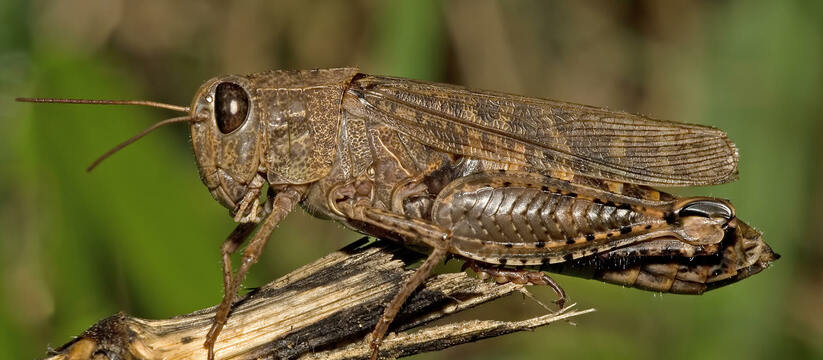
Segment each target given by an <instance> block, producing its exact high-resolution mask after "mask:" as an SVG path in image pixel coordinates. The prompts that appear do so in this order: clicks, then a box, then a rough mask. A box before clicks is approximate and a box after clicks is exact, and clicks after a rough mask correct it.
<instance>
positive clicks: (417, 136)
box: [20, 68, 778, 359]
mask: <svg viewBox="0 0 823 360" xmlns="http://www.w3.org/2000/svg"><path fill="white" fill-rule="evenodd" d="M20 100H22V101H40V102H86V103H88V102H92V103H109V104H142V105H150V106H160V107H166V108H169V109H173V110H179V111H183V112H187V113H188V115H187V116H184V117H181V118H175V119H170V120H167V121H166V122H162V123H159V124H158V125H155V126H154V127H156V126H159V125H160V124H164V123H167V122H173V121H186V122H190V123H191V137H192V143H193V146H194V152H195V156H196V159H197V164H198V167H199V170H200V176H201V178H202V180H203V182H204V183H205V184H206V186H207V187H208V189H209V191H210V192H211V194H212V196H213V197H214V198H215V199H216V200H217V201H218V202H219V203H220V204H222V205H223V206H225V207H226V208H228V209H229V210H230V213H231V214H232V216H233V217H234V220H235V221H236V222H238V223H239V224H238V226H237V228H236V229H235V230H234V231H233V232H232V234H230V235H229V237H228V238H227V239H226V241H225V242H224V243H223V246H222V248H221V253H222V257H223V276H224V286H225V289H226V291H225V295H224V298H223V301H222V302H221V303H220V305H219V307H218V310H217V313H216V316H215V319H214V323H213V325H212V328H211V330H210V331H209V333H208V336H207V341H206V343H205V346H206V347H207V348H208V350H209V355H208V356H209V359H212V358H213V357H214V347H215V343H216V341H217V339H218V335H219V334H220V330H221V329H222V327H223V326H224V324H225V323H226V320H227V318H228V314H229V310H230V308H231V302H232V299H233V298H234V295H235V294H236V292H237V290H238V287H239V286H240V284H241V282H242V280H243V278H244V276H245V274H246V272H247V271H248V270H249V268H250V267H251V265H252V264H254V263H255V262H256V261H257V260H258V257H259V256H260V253H261V252H262V250H263V247H264V246H265V243H266V241H267V240H268V239H269V237H270V235H271V233H272V232H273V231H274V228H275V227H276V226H277V224H278V223H279V222H280V221H281V220H283V219H284V218H285V217H286V215H287V214H288V213H289V212H290V211H291V210H292V209H294V207H295V206H297V205H298V204H299V205H300V206H302V207H303V208H304V209H305V210H306V211H308V212H309V213H311V214H313V215H315V216H317V217H320V218H325V219H332V220H335V221H338V222H340V223H342V224H344V225H346V226H347V227H349V228H351V229H353V230H355V231H359V232H361V233H364V234H368V235H373V236H378V237H385V238H390V239H394V240H397V241H401V242H403V243H405V244H407V245H409V246H410V247H413V248H415V249H419V250H420V251H423V252H426V253H428V254H429V255H428V257H427V258H426V260H425V261H424V262H423V264H422V265H420V267H419V268H418V269H417V270H416V272H415V274H414V275H413V276H412V277H411V278H410V279H409V280H408V281H407V283H406V284H405V285H404V286H403V287H402V288H401V290H400V292H399V293H398V294H396V296H395V297H394V298H393V299H392V300H391V301H390V302H389V304H387V306H386V308H385V310H384V312H383V316H382V317H381V318H380V320H379V322H378V324H377V325H376V327H375V329H374V331H373V332H372V348H373V350H374V351H373V354H372V358H376V357H377V356H378V354H379V352H378V350H379V346H380V343H381V341H382V339H383V337H384V336H385V334H386V332H387V330H388V328H389V325H390V324H391V322H392V320H393V319H394V317H395V316H396V314H397V312H398V311H399V310H400V308H401V307H402V305H403V303H404V301H405V300H406V298H407V297H408V296H409V295H410V294H411V293H412V291H413V290H414V289H416V288H417V287H418V286H419V285H420V284H421V283H422V282H423V281H424V280H425V278H426V277H427V276H428V274H429V273H430V271H431V269H432V268H433V267H434V266H435V265H436V264H437V263H439V262H441V261H443V260H444V259H445V258H446V256H447V255H449V254H451V255H454V256H456V257H459V258H463V259H465V260H466V264H467V266H470V267H472V268H473V269H474V270H475V271H476V272H477V273H478V275H479V276H481V277H484V278H485V277H489V278H493V279H494V280H495V281H498V282H509V281H512V282H517V283H531V284H543V285H549V286H551V287H552V288H553V289H554V290H555V292H556V293H557V295H558V300H557V301H556V302H557V303H558V304H559V305H560V306H562V305H563V302H564V300H565V293H564V291H563V290H562V288H561V287H560V286H559V285H558V284H556V283H555V282H554V281H553V280H552V279H551V278H550V277H548V276H547V275H546V274H545V273H543V272H542V270H547V271H554V272H561V273H568V274H572V275H577V276H584V277H593V278H597V279H601V280H604V281H607V282H613V283H618V284H623V285H627V286H634V287H638V288H643V289H649V290H654V291H662V292H673V293H685V294H700V293H702V292H704V291H707V290H709V289H713V288H716V287H718V286H722V285H725V284H728V283H730V282H734V281H737V280H740V279H743V278H745V277H748V276H750V275H752V274H754V273H757V272H759V271H761V270H762V269H764V268H766V267H768V266H769V264H770V263H771V262H772V261H773V260H775V259H777V257H778V256H777V255H776V254H775V253H774V252H772V250H771V249H770V248H769V246H768V245H766V243H765V242H763V241H762V239H761V235H760V233H759V232H757V231H756V230H754V229H752V228H751V227H749V226H747V225H746V224H744V223H743V222H742V221H740V220H739V219H737V217H736V214H735V210H734V207H733V206H732V205H731V204H730V203H729V202H728V201H726V200H721V199H715V198H707V197H692V198H677V197H674V196H672V195H669V194H666V193H663V192H659V191H656V190H654V189H652V188H650V187H649V186H655V185H659V186H691V185H710V184H719V183H724V182H728V181H731V180H734V179H735V178H736V176H737V149H736V148H735V146H734V144H733V143H732V142H731V141H730V140H729V139H728V138H727V137H726V134H725V133H724V132H722V131H720V130H717V129H713V128H709V127H705V126H698V125H689V124H681V123H673V122H665V121H659V120H652V119H648V118H645V117H642V116H638V115H632V114H627V113H623V112H616V111H610V110H606V109H602V108H597V107H590V106H585V105H578V104H571V103H565V102H558V101H553V100H543V99H535V98H528V97H521V96H515V95H509V94H501V93H494V92H488V91H477V90H470V89H465V88H461V87H455V86H449V85H441V84H431V83H426V82H419V81H414V80H407V79H399V78H390V77H379V76H371V75H365V74H361V73H359V72H358V70H357V69H355V68H342V69H327V70H310V71H270V72H264V73H259V74H253V75H247V76H234V75H233V76H224V77H219V78H214V79H211V80H209V81H207V82H206V83H205V84H203V85H202V86H201V87H200V89H199V90H198V91H197V93H196V94H195V97H194V100H193V102H192V104H191V106H190V107H177V106H173V105H165V104H157V103H150V102H141V101H84V100H60V99H20ZM154 127H152V128H154ZM144 133H145V132H144ZM144 133H141V134H140V135H138V137H139V136H142V135H143V134H144ZM134 139H136V138H133V139H130V140H129V141H127V142H126V143H124V145H125V144H128V143H130V142H131V141H133V140H134ZM120 147H122V146H119V147H118V148H115V150H116V149H119V148H120ZM110 154H111V152H109V153H107V154H105V155H104V156H103V158H105V157H106V156H108V155H110ZM101 159H102V158H101ZM98 162H99V161H98ZM98 162H95V164H94V165H96V164H97V163H98ZM264 190H265V191H264ZM263 193H265V196H263V197H261V194H263ZM261 198H263V199H264V200H261ZM255 230H256V231H255ZM252 233H254V235H253V236H252ZM249 236H251V240H250V242H249V245H248V246H247V247H246V248H245V250H244V251H243V256H242V262H241V264H240V266H239V268H238V270H237V272H236V274H234V275H233V274H232V269H233V268H232V266H231V262H230V255H231V254H232V253H234V252H235V251H237V249H238V248H239V246H240V245H241V244H242V243H243V242H244V241H245V239H246V238H247V237H249ZM218 350H219V349H218Z"/></svg>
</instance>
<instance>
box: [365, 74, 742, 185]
mask: <svg viewBox="0 0 823 360" xmlns="http://www.w3.org/2000/svg"><path fill="white" fill-rule="evenodd" d="M349 91H350V92H351V93H353V94H354V95H356V96H357V97H358V98H359V99H360V101H361V102H362V103H363V104H364V105H365V106H366V109H367V111H370V112H373V113H374V114H375V115H376V116H378V117H380V118H381V119H382V120H383V121H385V122H386V123H388V124H389V125H390V126H392V127H393V128H395V129H397V130H398V131H400V132H402V133H404V134H406V135H408V136H410V137H412V138H414V139H415V140H417V141H420V142H421V143H424V144H426V145H429V146H431V147H433V148H436V149H439V150H442V151H447V152H451V153H455V154H460V155H464V156H470V157H476V158H481V159H486V160H494V161H500V162H504V163H509V164H516V165H523V166H529V167H531V168H534V169H537V170H559V171H564V172H569V173H573V174H580V175H585V176H589V177H596V178H601V179H607V180H613V181H619V182H628V183H634V184H642V185H664V186H692V185H710V184H719V183H724V182H728V181H732V180H734V179H736V177H737V149H736V148H735V146H734V144H733V143H732V142H731V140H729V139H728V137H727V136H726V134H725V133H724V132H723V131H721V130H718V129H715V128H711V127H706V126H700V125H691V124H682V123H675V122H669V121H661V120H653V119H649V118H646V117H643V116H639V115H634V114H629V113H625V112H618V111H612V110H608V109H602V108H597V107H592V106H586V105H578V104H572V103H566V102H561V101H554V100H544V99H536V98H529V97H522V96H516V95H508V94H501V93H494V92H487V91H478V90H470V89H466V88H461V87H456V86H450V85H442V84H432V83H426V82H419V81H414V80H407V79H399V78H389V77H376V76H363V75H361V76H358V77H356V78H355V80H354V81H353V83H352V85H351V87H350V88H349Z"/></svg>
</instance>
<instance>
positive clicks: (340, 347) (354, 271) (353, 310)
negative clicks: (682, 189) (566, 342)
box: [48, 239, 593, 360]
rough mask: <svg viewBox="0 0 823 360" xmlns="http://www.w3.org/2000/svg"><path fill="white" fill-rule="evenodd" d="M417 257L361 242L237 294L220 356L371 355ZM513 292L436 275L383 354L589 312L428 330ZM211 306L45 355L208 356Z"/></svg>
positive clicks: (96, 332) (86, 338)
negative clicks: (373, 339)
mask: <svg viewBox="0 0 823 360" xmlns="http://www.w3.org/2000/svg"><path fill="white" fill-rule="evenodd" d="M418 259H419V255H416V254H414V253H411V252H409V251H408V250H404V249H403V248H401V247H399V246H397V245H395V244H394V243H392V242H389V241H382V240H378V241H375V242H372V243H368V241H367V240H365V239H362V240H360V241H357V242H355V243H352V244H351V245H349V246H347V247H346V248H343V249H341V250H339V251H337V252H334V253H332V254H330V255H327V256H325V257H323V258H321V259H319V260H317V261H315V262H314V263H311V264H309V265H306V266H303V267H301V268H300V269H297V270H295V271H294V272H292V273H290V274H288V275H286V276H284V277H282V278H280V279H278V280H275V281H274V282H271V283H269V284H267V285H266V286H264V287H262V288H260V289H257V290H255V291H252V292H251V293H249V294H247V295H245V296H243V297H239V298H238V299H237V301H236V302H235V303H234V305H233V310H232V313H231V316H230V317H229V321H228V323H227V324H226V327H225V329H224V330H223V332H222V333H221V334H220V337H219V338H218V339H217V344H216V346H215V351H216V355H217V358H218V359H258V358H278V359H280V358H283V359H297V358H301V359H365V358H367V357H368V355H369V353H370V351H369V345H368V340H369V339H368V338H367V337H368V335H369V332H370V331H371V330H372V328H373V327H374V326H375V324H376V323H377V320H378V319H379V317H380V314H381V313H382V310H383V306H384V304H386V303H387V302H388V301H389V300H390V299H391V297H392V296H393V295H394V293H395V292H396V291H397V290H398V287H399V285H400V284H401V283H402V281H401V279H403V278H405V277H408V276H410V275H411V273H412V272H413V270H410V269H408V268H407V267H408V266H409V264H413V263H414V262H415V261H416V260H418ZM514 292H518V293H521V292H525V288H523V286H522V285H516V284H504V285H497V284H493V283H488V282H483V281H480V280H477V279H475V278H473V277H469V276H467V275H466V274H465V273H454V274H442V275H438V276H434V277H432V278H430V279H428V280H427V281H426V283H425V284H424V285H423V286H422V287H421V289H419V290H418V291H417V292H415V294H414V295H412V297H411V298H409V300H408V301H407V302H406V304H405V306H404V307H403V310H402V311H401V312H400V314H399V316H398V318H397V319H396V320H395V322H394V323H393V324H392V328H391V331H395V332H396V333H395V334H390V335H389V336H388V337H387V338H386V340H385V341H384V342H383V345H382V347H381V357H382V358H397V357H402V356H408V355H413V354H417V353H421V352H426V351H436V350H440V349H445V348H447V347H451V346H454V345H459V344H463V343H467V342H472V341H477V340H480V339H484V338H489V337H494V336H500V335H505V334H509V333H512V332H517V331H523V330H531V329H534V328H537V327H540V326H544V325H547V324H549V323H551V322H553V321H557V320H561V319H567V318H570V317H573V316H577V315H580V314H584V313H588V312H591V311H593V309H588V310H584V311H568V308H566V309H563V310H562V311H559V312H557V313H549V314H547V315H543V316H539V317H536V318H532V319H527V320H523V321H515V322H503V321H491V320H473V321H462V322H456V323H446V324H443V325H437V326H429V327H422V326H423V325H424V324H426V323H428V322H430V321H433V320H436V319H439V318H442V317H444V316H447V315H449V314H453V313H457V312H460V311H463V310H466V309H468V308H471V307H473V306H476V305H479V304H482V303H485V302H488V301H492V300H494V299H497V298H500V297H502V296H505V295H508V294H511V293H514ZM214 311H215V308H214V307H212V308H208V309H203V310H200V311H197V312H194V313H191V314H187V315H181V316H177V317H173V318H171V319H164V320H145V319H139V318H135V317H131V316H129V315H126V314H123V313H119V314H116V315H113V316H111V317H109V318H106V319H103V320H101V321H99V322H98V323H96V324H94V325H93V326H92V327H91V328H89V329H88V330H86V331H85V332H84V333H83V334H81V335H80V336H78V337H76V338H75V339H74V340H72V341H71V342H69V343H68V344H66V345H63V346H61V347H60V348H58V349H57V350H54V351H52V353H51V354H50V357H49V358H48V359H54V360H58V359H65V360H69V359H71V360H78V359H112V360H114V359H192V358H194V359H205V358H206V351H205V349H204V348H203V341H204V337H205V335H206V332H207V331H208V329H209V326H210V325H211V320H212V319H213V317H214ZM421 327H422V328H421ZM409 330H413V331H409Z"/></svg>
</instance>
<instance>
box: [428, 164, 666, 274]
mask: <svg viewBox="0 0 823 360" xmlns="http://www.w3.org/2000/svg"><path fill="white" fill-rule="evenodd" d="M668 206H670V205H669V203H668V202H661V201H646V200H642V199H633V198H629V197H625V196H621V195H618V194H614V193H608V192H604V191H602V190H598V189H593V188H588V187H584V186H579V185H575V184H571V183H568V182H564V181H561V180H557V179H550V178H537V177H535V176H517V175H512V174H503V173H502V172H501V173H496V174H495V173H493V174H488V173H484V174H475V175H472V176H469V177H466V178H462V179H459V180H456V181H455V182H454V183H452V184H450V185H449V186H447V187H446V188H444V189H443V191H441V193H440V195H439V196H438V198H437V199H436V200H435V204H434V207H433V209H432V217H433V219H432V220H433V221H434V222H435V223H436V224H437V225H439V226H441V227H443V228H445V229H448V230H449V231H450V232H451V234H452V247H453V251H454V252H455V253H457V254H459V255H461V256H464V257H468V258H470V259H474V260H478V261H482V262H485V263H490V264H503V265H506V264H508V265H513V266H519V265H539V264H550V263H558V262H563V261H569V260H572V259H578V258H581V257H585V256H590V255H593V254H596V253H599V252H605V251H609V250H613V249H615V248H619V247H623V246H627V245H630V244H634V243H637V242H640V241H645V240H648V239H653V238H658V237H662V236H669V237H672V236H673V235H672V234H673V232H672V225H671V224H669V223H667V221H666V219H665V213H666V212H667V207H668Z"/></svg>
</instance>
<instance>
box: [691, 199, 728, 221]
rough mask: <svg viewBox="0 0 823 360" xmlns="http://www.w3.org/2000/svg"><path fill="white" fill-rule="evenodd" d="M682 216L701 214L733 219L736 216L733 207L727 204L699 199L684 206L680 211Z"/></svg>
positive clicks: (702, 215) (708, 216) (707, 216)
mask: <svg viewBox="0 0 823 360" xmlns="http://www.w3.org/2000/svg"><path fill="white" fill-rule="evenodd" d="M678 214H679V215H680V216H681V217H685V216H700V217H706V218H723V219H726V220H731V218H732V217H733V216H734V213H733V211H732V209H730V208H729V207H728V206H726V204H723V203H721V202H717V201H710V200H698V201H695V202H692V203H688V204H686V205H685V206H683V207H682V208H681V209H680V211H679V213H678Z"/></svg>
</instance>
